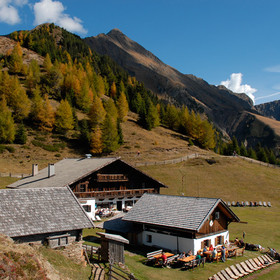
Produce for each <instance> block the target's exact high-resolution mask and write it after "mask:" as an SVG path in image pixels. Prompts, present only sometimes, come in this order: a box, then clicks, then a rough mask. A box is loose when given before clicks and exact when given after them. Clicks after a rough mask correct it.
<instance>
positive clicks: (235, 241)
mask: <svg viewBox="0 0 280 280" xmlns="http://www.w3.org/2000/svg"><path fill="white" fill-rule="evenodd" d="M234 244H235V245H236V246H238V247H239V245H240V243H239V239H238V237H236V238H235V240H234Z"/></svg>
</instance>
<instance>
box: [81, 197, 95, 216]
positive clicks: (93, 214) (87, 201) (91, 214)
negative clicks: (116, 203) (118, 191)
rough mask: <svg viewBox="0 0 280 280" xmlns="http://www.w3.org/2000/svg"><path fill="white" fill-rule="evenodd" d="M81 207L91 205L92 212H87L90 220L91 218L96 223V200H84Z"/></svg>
mask: <svg viewBox="0 0 280 280" xmlns="http://www.w3.org/2000/svg"><path fill="white" fill-rule="evenodd" d="M80 203H81V205H82V206H83V205H90V206H91V211H90V212H86V213H87V215H88V216H89V218H91V219H92V220H93V221H95V199H83V200H80Z"/></svg>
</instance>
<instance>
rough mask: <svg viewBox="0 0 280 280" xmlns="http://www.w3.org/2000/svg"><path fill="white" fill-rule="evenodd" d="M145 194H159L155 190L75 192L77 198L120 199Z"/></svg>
mask: <svg viewBox="0 0 280 280" xmlns="http://www.w3.org/2000/svg"><path fill="white" fill-rule="evenodd" d="M144 193H157V191H156V190H155V189H135V190H114V191H94V192H74V194H75V195H76V197H77V198H91V197H95V198H101V199H105V198H118V197H127V196H141V195H143V194H144Z"/></svg>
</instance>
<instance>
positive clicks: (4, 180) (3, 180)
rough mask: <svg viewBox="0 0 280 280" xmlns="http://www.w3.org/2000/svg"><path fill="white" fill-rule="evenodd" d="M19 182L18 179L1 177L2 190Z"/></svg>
mask: <svg viewBox="0 0 280 280" xmlns="http://www.w3.org/2000/svg"><path fill="white" fill-rule="evenodd" d="M17 180H18V178H13V177H0V189H5V188H6V186H8V185H10V184H12V183H13V182H15V181H17Z"/></svg>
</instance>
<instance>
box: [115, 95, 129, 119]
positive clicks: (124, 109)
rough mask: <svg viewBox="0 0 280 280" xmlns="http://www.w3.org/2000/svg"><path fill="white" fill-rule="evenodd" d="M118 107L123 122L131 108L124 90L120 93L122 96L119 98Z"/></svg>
mask: <svg viewBox="0 0 280 280" xmlns="http://www.w3.org/2000/svg"><path fill="white" fill-rule="evenodd" d="M117 108H118V116H119V120H120V121H121V122H123V121H125V120H126V116H127V113H128V109H129V108H128V102H127V99H126V96H125V94H124V92H123V91H122V92H121V93H120V96H119V98H118V100H117Z"/></svg>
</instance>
